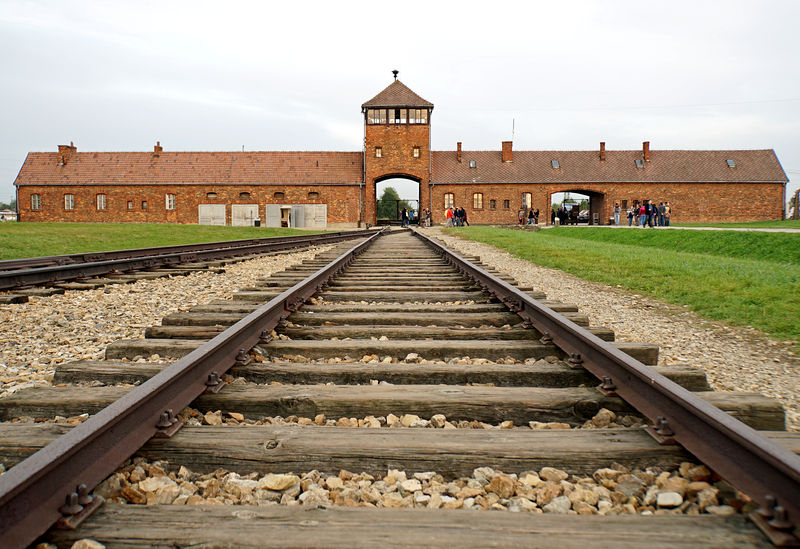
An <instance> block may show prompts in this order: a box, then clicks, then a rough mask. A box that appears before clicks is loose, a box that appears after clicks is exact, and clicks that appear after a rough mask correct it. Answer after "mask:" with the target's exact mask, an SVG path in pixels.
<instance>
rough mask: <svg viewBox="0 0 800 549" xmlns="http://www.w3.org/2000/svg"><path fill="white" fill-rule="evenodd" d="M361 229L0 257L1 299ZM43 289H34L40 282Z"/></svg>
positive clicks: (132, 277) (179, 268) (186, 268)
mask: <svg viewBox="0 0 800 549" xmlns="http://www.w3.org/2000/svg"><path fill="white" fill-rule="evenodd" d="M362 234H363V233H362V232H361V231H348V232H337V233H321V234H312V235H299V236H283V237H273V238H251V239H245V240H230V241H223V242H207V243H201V244H184V245H179V246H162V247H158V248H140V249H131V250H115V251H107V252H90V253H80V254H71V255H59V256H48V257H34V258H26V259H10V260H4V261H0V292H3V291H6V292H8V291H10V290H13V291H11V292H10V293H7V294H5V295H0V303H24V302H26V301H27V299H28V296H30V295H39V296H41V295H52V294H54V293H63V292H64V290H82V289H90V288H97V287H100V286H103V285H105V284H119V283H122V282H132V281H136V280H141V279H142V278H157V277H160V276H170V275H175V274H181V273H183V274H185V273H189V272H191V271H194V270H198V269H209V268H219V267H220V266H221V265H224V264H225V263H226V262H228V261H231V260H232V259H236V260H244V259H247V258H253V257H258V256H260V255H263V254H268V253H278V252H282V251H287V250H295V249H298V248H303V247H308V246H315V245H324V244H330V243H334V242H341V241H344V240H348V239H352V238H359V237H360V236H361V235H362ZM43 285H45V286H46V287H44V288H41V287H36V286H43Z"/></svg>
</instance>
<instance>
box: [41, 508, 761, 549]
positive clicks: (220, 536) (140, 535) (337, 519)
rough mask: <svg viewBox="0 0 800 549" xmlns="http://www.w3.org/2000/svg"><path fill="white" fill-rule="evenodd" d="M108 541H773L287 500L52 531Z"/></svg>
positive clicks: (694, 527)
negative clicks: (289, 503) (321, 505)
mask: <svg viewBox="0 0 800 549" xmlns="http://www.w3.org/2000/svg"><path fill="white" fill-rule="evenodd" d="M83 538H91V539H93V540H96V541H98V542H100V543H102V544H103V545H105V546H107V547H127V548H131V549H133V548H136V547H143V548H148V549H149V548H158V549H173V548H174V547H201V546H202V547H241V548H253V549H256V548H274V547H286V548H288V547H305V548H322V547H326V548H345V549H351V548H357V547H359V548H360V547H365V548H366V547H380V548H385V549H390V548H395V547H429V548H441V549H453V548H454V547H457V548H459V549H471V548H485V547H497V548H506V547H507V548H515V549H516V548H519V547H559V548H561V549H586V548H587V547H592V548H595V547H597V548H602V547H614V548H615V549H640V548H642V547H648V548H651V549H677V548H682V547H685V548H693V549H694V548H719V547H737V548H761V549H768V548H771V547H772V546H771V545H770V544H769V543H768V542H767V540H766V538H765V537H764V536H763V535H762V534H761V532H760V531H759V530H758V529H757V528H756V527H755V526H754V525H753V524H751V523H750V522H748V521H747V519H746V518H745V517H743V516H732V517H713V516H674V515H669V516H652V517H643V516H638V515H616V516H578V515H554V514H546V515H544V514H543V515H532V514H528V513H502V512H499V513H498V512H480V511H463V510H452V509H436V510H431V509H366V508H347V507H336V508H329V509H308V508H303V507H288V506H283V505H269V506H244V505H239V506H227V505H204V506H183V505H180V506H179V505H152V506H146V505H111V504H106V505H104V506H103V507H101V508H100V509H99V510H98V511H97V512H96V513H95V514H94V515H92V516H91V517H90V518H89V519H87V520H86V522H84V523H83V524H82V525H81V527H80V528H79V529H78V530H72V531H70V530H57V531H56V530H52V531H50V532H49V533H48V535H47V539H48V541H50V542H51V543H55V544H57V545H58V547H60V548H68V547H70V546H71V544H72V543H74V542H76V541H78V540H80V539H83Z"/></svg>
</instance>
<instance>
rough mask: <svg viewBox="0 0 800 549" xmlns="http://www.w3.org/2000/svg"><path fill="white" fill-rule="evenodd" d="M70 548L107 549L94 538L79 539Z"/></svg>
mask: <svg viewBox="0 0 800 549" xmlns="http://www.w3.org/2000/svg"><path fill="white" fill-rule="evenodd" d="M70 549H106V546H105V545H103V544H102V543H100V542H99V541H95V540H93V539H79V540H78V541H76V542H75V543H73V544H72V547H70Z"/></svg>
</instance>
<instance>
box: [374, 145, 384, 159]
mask: <svg viewBox="0 0 800 549" xmlns="http://www.w3.org/2000/svg"><path fill="white" fill-rule="evenodd" d="M382 156H383V147H375V158H380V157H382Z"/></svg>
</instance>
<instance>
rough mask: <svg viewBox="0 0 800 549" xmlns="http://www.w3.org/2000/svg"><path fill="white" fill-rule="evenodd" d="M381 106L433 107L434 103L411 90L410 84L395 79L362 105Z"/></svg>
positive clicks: (367, 106)
mask: <svg viewBox="0 0 800 549" xmlns="http://www.w3.org/2000/svg"><path fill="white" fill-rule="evenodd" d="M381 107H431V108H433V103H431V102H430V101H426V100H425V99H423V98H421V97H420V96H419V95H417V94H416V93H414V92H413V91H411V89H409V87H408V86H406V85H405V84H403V83H402V82H400V81H399V80H395V81H394V82H392V83H391V84H389V85H388V86H387V87H386V89H384V90H383V91H382V92H380V93H379V94H378V95H376V96H375V97H373V98H372V99H370V100H369V101H367V102H366V103H364V104H363V105H361V108H362V109H366V108H371V109H374V108H381Z"/></svg>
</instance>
